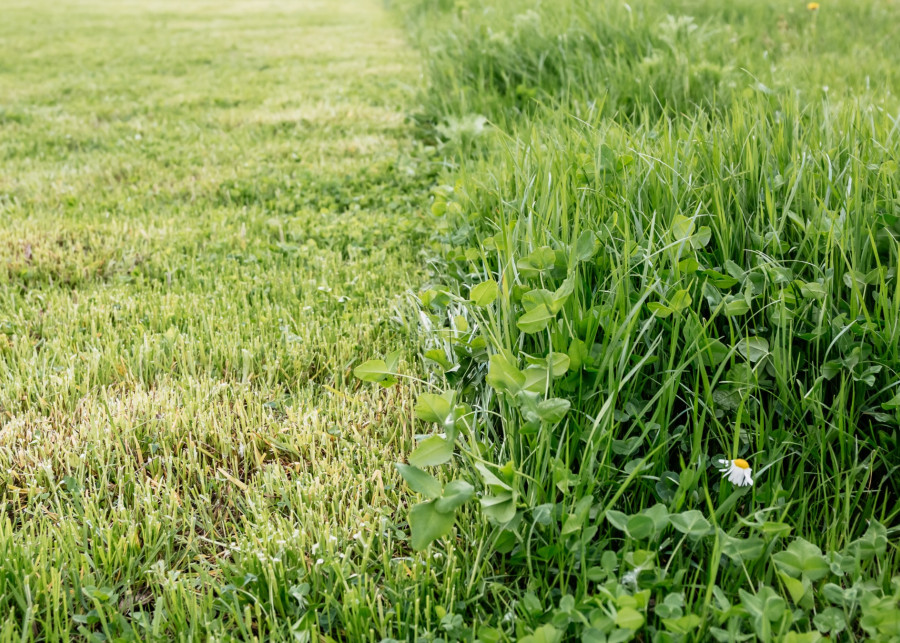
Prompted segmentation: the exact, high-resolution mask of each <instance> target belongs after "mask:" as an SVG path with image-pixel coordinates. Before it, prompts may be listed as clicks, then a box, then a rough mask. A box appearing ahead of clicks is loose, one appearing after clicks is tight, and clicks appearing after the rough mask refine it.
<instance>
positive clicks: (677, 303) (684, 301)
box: [669, 289, 692, 313]
mask: <svg viewBox="0 0 900 643" xmlns="http://www.w3.org/2000/svg"><path fill="white" fill-rule="evenodd" d="M691 301H692V299H691V294H690V293H689V292H688V291H687V290H684V289H681V290H677V291H676V292H675V294H674V295H672V296H671V297H670V298H669V308H671V309H672V310H673V311H675V312H676V313H679V312H681V311H682V310H684V309H685V308H687V307H688V306H690V305H691Z"/></svg>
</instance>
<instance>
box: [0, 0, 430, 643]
mask: <svg viewBox="0 0 900 643" xmlns="http://www.w3.org/2000/svg"><path fill="white" fill-rule="evenodd" d="M394 25H395V21H394V20H392V19H391V18H389V16H388V15H387V14H386V13H385V12H384V10H383V7H382V6H381V4H380V3H378V2H377V1H375V0H339V1H337V0H328V1H327V2H325V1H323V2H301V3H285V2H278V3H276V2H269V3H267V2H241V1H239V0H238V1H226V2H204V1H187V2H185V1H179V2H174V1H172V2H168V1H167V2H150V3H146V2H125V3H122V2H112V1H108V2H107V1H100V2H90V1H86V2H65V3H57V2H31V1H28V2H18V3H16V2H13V3H10V2H6V3H4V6H3V9H2V19H0V50H2V52H3V53H2V56H0V216H2V225H0V502H2V508H3V514H2V517H0V561H2V564H0V614H3V615H4V618H2V619H0V639H2V640H4V641H6V640H20V639H21V640H27V639H28V638H30V637H34V638H36V639H43V640H68V639H69V638H70V637H72V636H74V637H76V638H81V637H87V638H89V639H90V638H95V639H96V640H101V639H105V640H110V639H117V640H125V639H137V638H140V639H154V640H167V639H173V638H179V639H205V638H207V637H213V638H228V637H232V636H233V637H237V638H239V639H247V640H249V639H254V638H257V639H260V640H265V639H290V640H295V639H296V640H309V639H308V632H311V631H320V632H322V633H323V635H331V636H334V637H336V638H347V637H349V638H355V639H360V638H365V637H369V636H371V637H374V638H375V639H376V640H378V639H380V638H381V636H382V635H383V633H384V632H386V631H388V630H397V628H401V629H400V630H398V631H402V628H403V627H405V625H403V623H404V622H405V621H406V618H405V617H403V614H404V610H407V611H408V610H410V609H412V608H413V606H414V605H415V602H416V601H415V598H416V596H415V595H409V594H402V591H405V590H403V589H402V588H403V587H407V588H408V587H409V586H410V583H412V582H413V581H412V580H407V579H409V578H411V577H412V576H413V574H412V573H411V572H410V570H409V568H407V567H406V563H405V562H404V560H403V556H404V555H405V552H407V548H406V545H405V539H406V534H405V532H404V531H402V530H401V528H402V527H405V515H401V513H400V512H401V510H402V507H403V504H404V502H405V501H404V499H403V498H402V494H401V493H400V492H399V491H398V485H397V481H398V477H397V475H396V473H395V471H394V468H393V466H392V465H391V464H390V463H391V462H393V461H395V460H399V459H401V457H402V454H403V453H404V452H405V451H406V450H407V449H408V445H409V443H410V442H411V440H412V424H411V422H412V421H411V417H412V414H411V413H410V412H409V406H410V400H411V399H412V392H411V389H410V387H409V386H408V385H400V386H398V387H394V388H392V389H390V390H385V391H378V390H372V389H370V388H369V387H360V385H359V383H358V382H357V381H356V380H355V379H354V378H352V376H350V371H351V369H352V368H353V366H354V365H355V364H357V363H359V362H360V361H361V360H362V359H367V358H368V357H370V356H372V355H379V354H383V353H386V352H388V351H392V350H395V349H396V348H398V347H401V346H405V347H407V348H408V349H410V350H414V348H415V346H414V344H411V343H410V342H409V340H408V339H407V338H406V333H407V331H406V324H407V322H406V321H405V320H406V309H407V308H408V303H407V302H408V296H407V295H406V294H405V293H406V291H407V289H408V288H409V286H410V284H412V283H415V281H416V279H417V278H416V276H415V275H416V271H417V269H418V268H417V266H418V262H417V259H416V254H417V241H416V239H417V237H418V236H419V233H418V232H417V230H418V228H419V227H420V226H421V223H420V221H421V215H420V206H419V204H420V203H421V202H422V200H423V196H422V195H423V190H424V189H425V186H426V182H425V181H426V179H425V178H424V177H427V176H429V174H430V170H429V169H428V167H426V166H424V165H423V164H422V162H421V161H419V160H417V158H419V157H418V156H417V154H416V152H415V149H414V145H413V143H412V142H411V137H410V132H409V128H408V127H407V126H406V125H405V123H404V114H405V110H406V108H407V103H408V102H409V100H410V96H411V94H412V93H413V92H414V90H415V86H416V82H417V78H418V74H419V71H418V69H417V60H416V55H415V53H414V52H413V51H412V50H410V49H409V48H408V47H407V45H406V44H405V41H404V39H403V35H402V33H401V32H399V31H398V30H397V29H396V27H395V26H394ZM411 354H413V353H412V352H411V353H410V355H411ZM407 361H409V362H412V361H413V360H412V359H411V358H408V357H404V358H403V361H402V362H401V363H402V364H406V363H407ZM403 368H404V369H406V368H407V366H403ZM409 368H410V369H414V367H413V366H409ZM426 576H427V575H416V578H415V579H413V580H414V581H415V582H416V583H419V585H421V586H422V587H426V588H427V586H428V582H429V581H428V579H427V578H426ZM423 579H424V580H423ZM404 583H405V584H404ZM410 591H413V592H415V591H418V590H415V588H413V590H410ZM422 591H426V590H424V589H423V590H422ZM392 592H401V595H397V594H395V593H392ZM395 604H396V605H398V607H397V608H396V609H395V608H394V605H395Z"/></svg>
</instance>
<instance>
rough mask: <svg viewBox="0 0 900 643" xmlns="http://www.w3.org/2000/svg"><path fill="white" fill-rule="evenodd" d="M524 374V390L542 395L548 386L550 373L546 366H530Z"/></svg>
mask: <svg viewBox="0 0 900 643" xmlns="http://www.w3.org/2000/svg"><path fill="white" fill-rule="evenodd" d="M524 373H525V387H524V388H525V390H526V391H530V392H532V393H544V391H545V389H546V388H547V386H548V384H549V379H550V371H549V370H548V369H547V367H546V366H539V365H537V364H532V365H531V366H529V367H527V368H526V369H525V371H524Z"/></svg>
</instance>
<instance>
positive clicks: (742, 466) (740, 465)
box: [732, 460, 750, 469]
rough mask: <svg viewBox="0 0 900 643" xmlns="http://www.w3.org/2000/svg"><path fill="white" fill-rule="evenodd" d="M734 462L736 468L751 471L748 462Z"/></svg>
mask: <svg viewBox="0 0 900 643" xmlns="http://www.w3.org/2000/svg"><path fill="white" fill-rule="evenodd" d="M732 462H734V466H736V467H737V468H739V469H749V468H750V463H749V462H747V461H746V460H733V461H732Z"/></svg>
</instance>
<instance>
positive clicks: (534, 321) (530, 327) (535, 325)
mask: <svg viewBox="0 0 900 643" xmlns="http://www.w3.org/2000/svg"><path fill="white" fill-rule="evenodd" d="M553 317H554V316H553V314H552V313H551V312H550V310H549V308H547V305H546V304H540V305H539V306H537V307H535V308H533V309H531V310H529V311H528V312H526V313H524V314H523V315H522V316H521V317H519V319H518V321H517V322H516V326H518V327H519V330H521V331H522V332H523V333H539V332H540V331H542V330H544V329H545V328H547V325H548V324H549V323H550V321H551V320H552V319H553Z"/></svg>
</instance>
